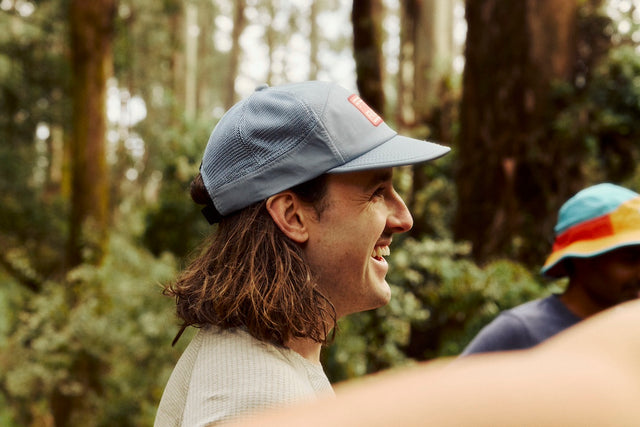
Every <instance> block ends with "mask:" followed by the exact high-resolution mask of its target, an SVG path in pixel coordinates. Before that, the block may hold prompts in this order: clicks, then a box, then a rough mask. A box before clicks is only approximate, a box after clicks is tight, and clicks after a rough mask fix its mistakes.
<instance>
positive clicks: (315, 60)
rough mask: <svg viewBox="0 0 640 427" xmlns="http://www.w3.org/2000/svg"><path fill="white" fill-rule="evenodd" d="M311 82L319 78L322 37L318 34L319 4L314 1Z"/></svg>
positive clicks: (310, 40) (310, 61)
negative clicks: (319, 53) (319, 55)
mask: <svg viewBox="0 0 640 427" xmlns="http://www.w3.org/2000/svg"><path fill="white" fill-rule="evenodd" d="M309 45H310V49H309V80H316V79H317V78H318V71H320V59H319V57H318V51H319V45H320V35H319V33H318V2H317V1H312V2H311V5H310V6H309Z"/></svg>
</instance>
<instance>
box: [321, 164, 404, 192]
mask: <svg viewBox="0 0 640 427" xmlns="http://www.w3.org/2000/svg"><path fill="white" fill-rule="evenodd" d="M392 178H393V168H385V169H373V170H367V171H358V172H346V173H333V174H329V175H328V180H327V182H328V183H329V185H332V186H338V187H344V186H350V187H359V188H362V189H367V188H370V187H375V186H376V185H379V184H380V183H383V182H388V181H391V179H392Z"/></svg>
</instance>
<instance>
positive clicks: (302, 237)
mask: <svg viewBox="0 0 640 427" xmlns="http://www.w3.org/2000/svg"><path fill="white" fill-rule="evenodd" d="M266 207H267V211H268V212H269V214H270V215H271V218H272V219H273V222H275V223H276V225H277V226H278V228H280V230H282V232H283V233H284V234H285V235H286V236H287V237H288V238H290V239H291V240H293V241H294V242H296V243H304V242H306V241H307V240H308V239H309V231H308V230H307V227H306V222H305V221H306V218H307V212H306V211H305V209H304V206H303V205H302V203H301V202H300V199H298V197H297V196H296V195H295V194H294V193H292V192H291V191H283V192H282V193H278V194H276V195H274V196H271V197H269V198H268V199H267V205H266Z"/></svg>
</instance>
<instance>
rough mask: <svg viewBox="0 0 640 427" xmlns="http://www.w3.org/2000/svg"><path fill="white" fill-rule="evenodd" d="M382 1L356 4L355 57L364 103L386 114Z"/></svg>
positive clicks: (361, 0)
mask: <svg viewBox="0 0 640 427" xmlns="http://www.w3.org/2000/svg"><path fill="white" fill-rule="evenodd" d="M382 15H383V13H382V1H381V0H353V9H352V10H351V22H352V24H353V54H354V57H355V61H356V84H357V85H358V91H359V92H360V96H361V97H362V99H364V101H365V102H366V103H367V104H369V106H370V107H371V108H373V109H374V110H376V111H377V112H379V113H381V114H382V113H384V101H385V99H384V86H383V57H382Z"/></svg>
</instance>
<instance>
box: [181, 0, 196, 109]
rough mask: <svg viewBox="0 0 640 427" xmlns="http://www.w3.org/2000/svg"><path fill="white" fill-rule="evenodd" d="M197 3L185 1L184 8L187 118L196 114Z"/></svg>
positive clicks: (185, 104) (185, 101)
mask: <svg viewBox="0 0 640 427" xmlns="http://www.w3.org/2000/svg"><path fill="white" fill-rule="evenodd" d="M198 38H199V34H198V5H197V4H195V3H193V2H187V4H186V10H185V73H184V77H185V83H184V87H185V90H184V92H185V96H184V111H185V115H186V117H187V118H188V119H191V120H193V119H194V118H195V117H196V114H197V105H198V99H197V92H196V89H197V87H198V82H197V80H198Z"/></svg>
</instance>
